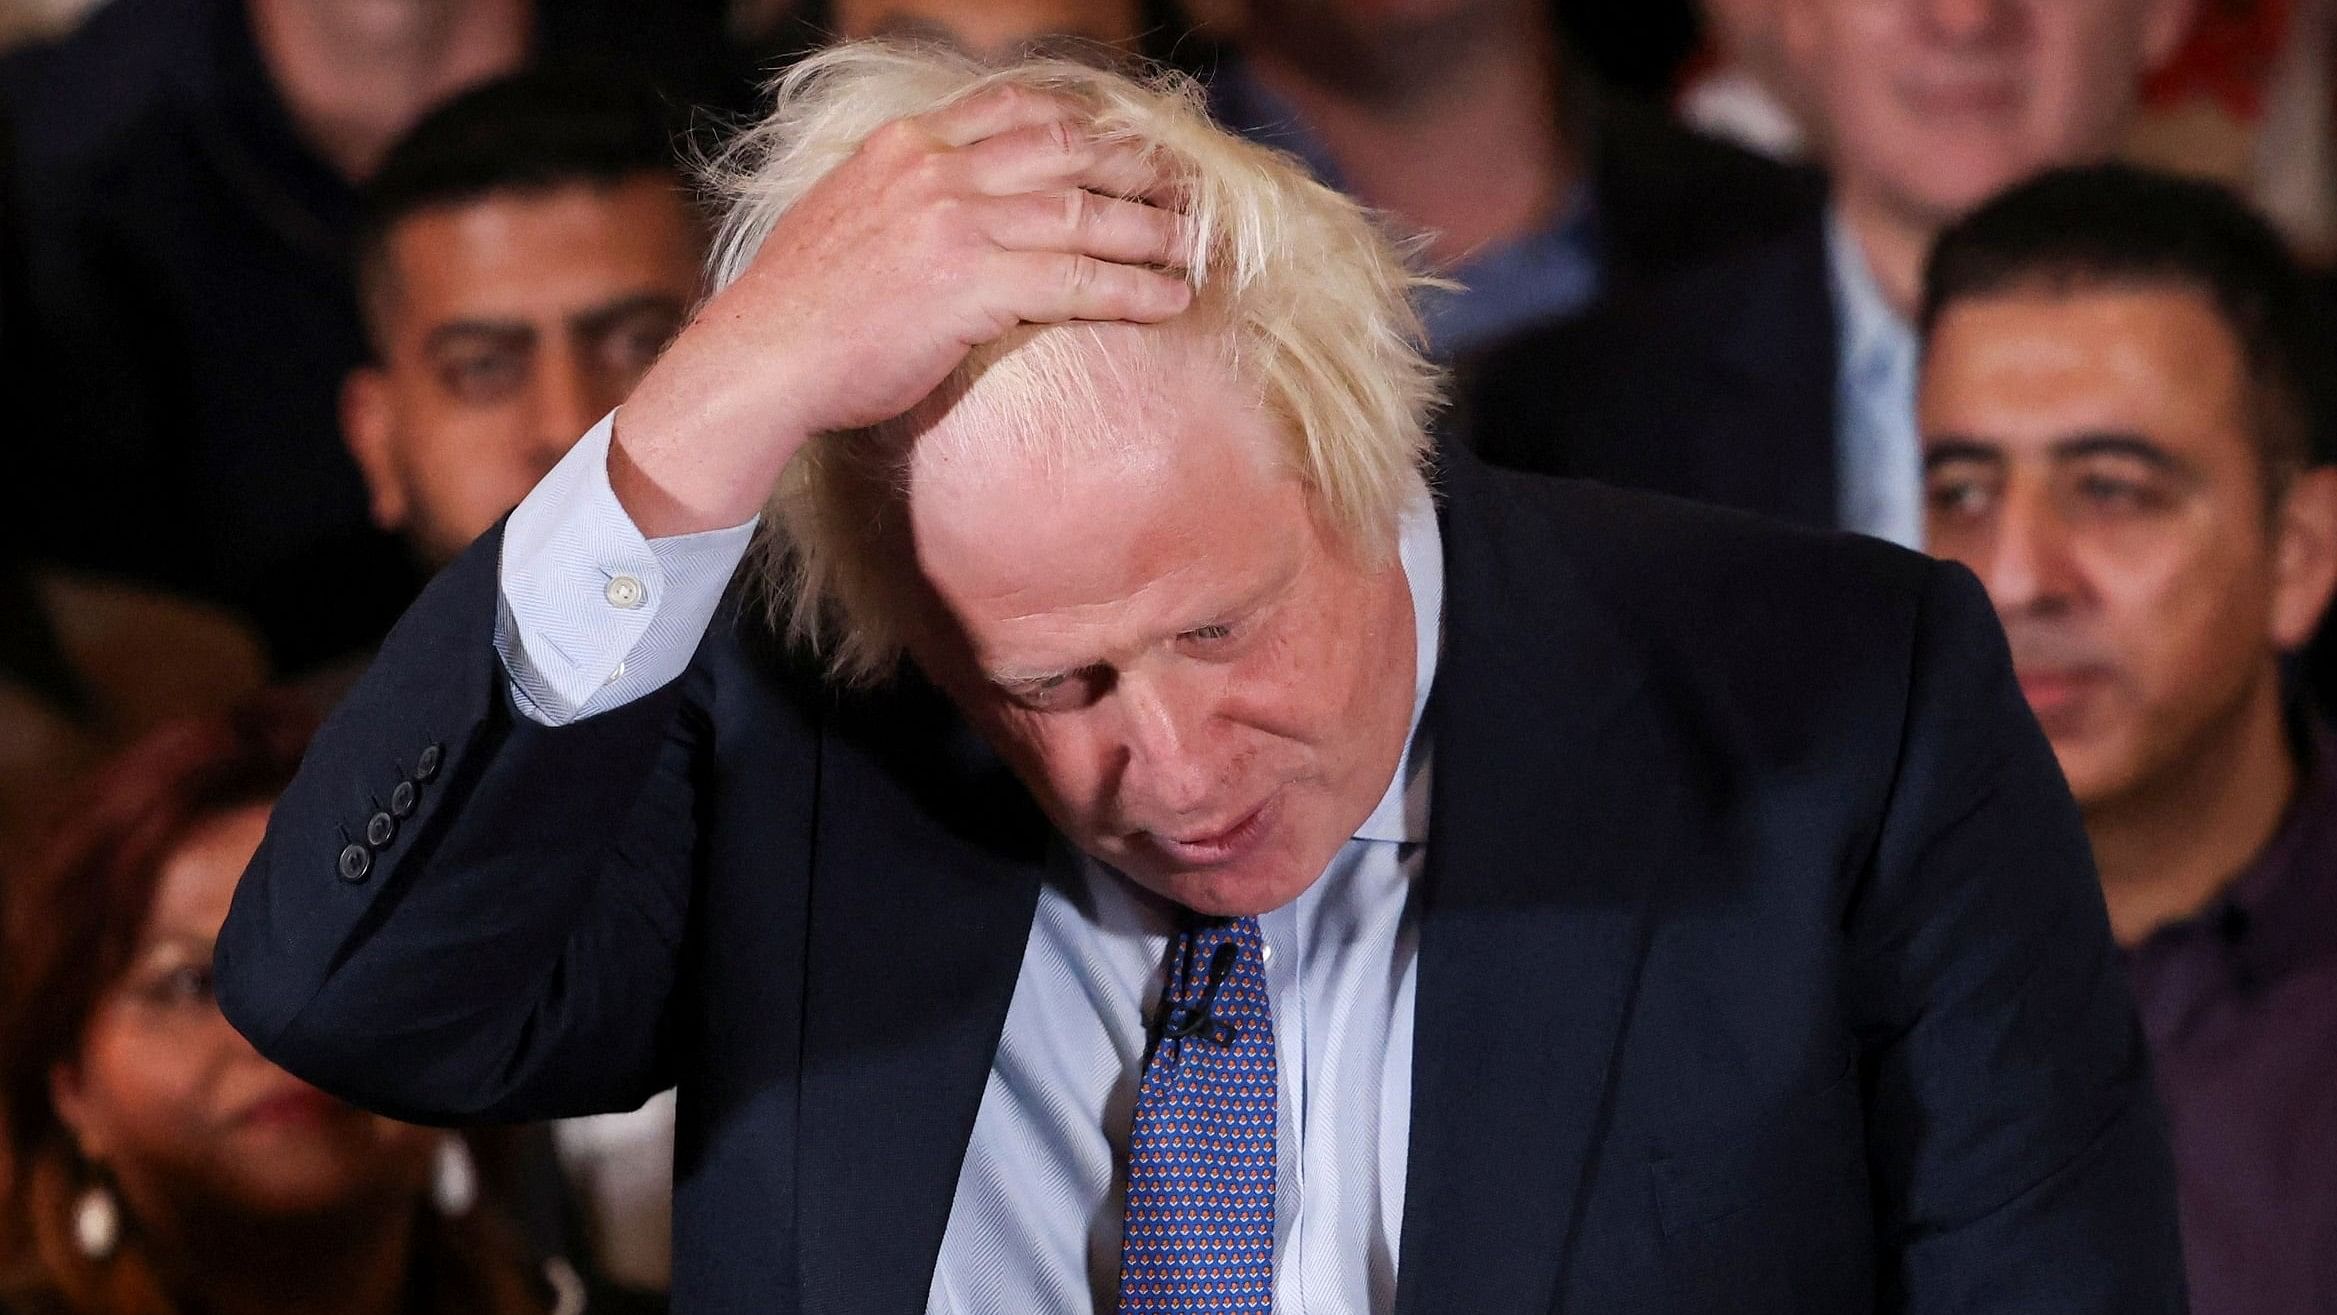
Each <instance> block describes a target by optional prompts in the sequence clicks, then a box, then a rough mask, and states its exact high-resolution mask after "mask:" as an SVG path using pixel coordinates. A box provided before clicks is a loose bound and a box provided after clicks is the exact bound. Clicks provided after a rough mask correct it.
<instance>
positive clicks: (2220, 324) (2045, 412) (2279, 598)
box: [1921, 167, 2337, 1315]
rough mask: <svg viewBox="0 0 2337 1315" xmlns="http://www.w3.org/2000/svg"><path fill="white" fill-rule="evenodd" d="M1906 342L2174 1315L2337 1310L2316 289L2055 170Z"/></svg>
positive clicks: (2165, 198)
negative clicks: (2048, 762) (2140, 1170)
mask: <svg viewBox="0 0 2337 1315" xmlns="http://www.w3.org/2000/svg"><path fill="white" fill-rule="evenodd" d="M1922 322H1923V326H1924V329H1925V333H1926V338H1927V351H1926V359H1925V365H1924V371H1923V389H1922V407H1921V411H1922V425H1923V432H1924V438H1925V443H1926V447H1927V454H1926V464H1927V467H1928V480H1929V498H1928V501H1929V523H1930V535H1931V541H1932V544H1933V546H1934V548H1935V549H1936V550H1937V551H1938V552H1939V553H1940V554H1941V555H1943V556H1947V557H1950V558H1954V559H1956V560H1958V561H1961V562H1963V563H1964V564H1965V565H1967V566H1970V567H1971V568H1972V569H1973V570H1974V571H1976V572H1978V573H1979V575H1980V578H1981V579H1982V580H1983V581H1984V582H1985V583H1986V584H1987V586H1988V591H1989V594H1990V597H1991V598H1992V600H1993V601H1994V603H1995V605H1996V609H1997V613H1998V615H1999V616H2000V617H2001V618H2002V620H2003V622H2004V626H2005V630H2006V631H2007V633H2008V634H2009V635H2010V637H2011V640H2012V652H2013V661H2014V665H2015V667H2016V669H2017V671H2018V674H2019V677H2020V683H2021V688H2022V690H2023V692H2024V693H2025V694H2026V695H2027V696H2028V700H2029V703H2030V705H2031V707H2032V708H2034V710H2035V711H2036V713H2037V717H2038V719H2039V720H2040V721H2041V722H2042V723H2043V724H2044V727H2045V731H2046V734H2047V735H2048V736H2049V737H2050V739H2051V740H2052V744H2053V748H2054V752H2055V754H2056V756H2057V757H2058V758H2059V759H2060V762H2061V767H2062V770H2063V772H2064V773H2065V774H2066V775H2067V776H2068V778H2069V783H2070V786H2071V788H2072V790H2073V791H2074V792H2075V794H2076V796H2077V800H2078V803H2079V805H2080V806H2081V808H2082V809H2083V811H2084V815H2085V822H2086V830H2087V833H2088V835H2089V836H2090V838H2091V839H2092V842H2093V848H2094V854H2095V858H2096V861H2097V863H2098V866H2099V867H2100V870H2101V878H2102V887H2103V891H2104V893H2105V894H2106V895H2107V897H2108V901H2109V907H2110V919H2111V924H2112V928H2113V931H2114V932H2115V934H2116V936H2117V938H2118V940H2119V942H2120V944H2121V945H2122V946H2123V947H2124V953H2125V956H2126V960H2127V966H2128V968H2129V969H2130V971H2131V973H2132V977H2133V982H2134V987H2135V994H2136V996H2137V998H2138V1001H2139V1003H2140V1005H2141V1012H2142V1021H2143V1027H2144V1030H2145V1032H2146V1034H2147V1036H2148V1038H2149V1041H2150V1045H2151V1049H2152V1051H2153V1055H2154V1058H2155V1061H2156V1068H2157V1073H2158V1078H2159V1084H2160V1087H2161V1093H2162V1095H2163V1097H2164V1100H2165V1103H2166V1106H2167V1109H2168V1112H2169V1115H2170V1118H2171V1121H2172V1127H2173V1136H2174V1143H2175V1157H2176V1161H2177V1168H2178V1174H2179V1177H2180V1181H2181V1190H2182V1209H2183V1236H2184V1246H2185V1251H2186V1258H2187V1261H2188V1267H2189V1270H2190V1277H2191V1283H2192V1290H2193V1295H2192V1308H2193V1309H2194V1310H2195V1311H2197V1312H2198V1313H2199V1315H2285V1313H2287V1312H2297V1311H2308V1310H2330V1309H2337V1258H2333V1257H2332V1252H2331V1251H2330V1249H2329V1246H2328V1240H2329V1239H2330V1238H2331V1237H2332V1236H2337V1106H2333V1105H2332V1104H2331V1102H2330V1096H2329V1093H2330V1092H2332V1091H2337V745H2333V742H2332V740H2331V737H2330V734H2329V732H2328V731H2327V730H2326V729H2325V728H2324V727H2323V726H2322V725H2321V724H2320V723H2319V721H2318V719H2317V718H2316V717H2315V716H2313V715H2312V713H2311V712H2310V710H2309V709H2304V708H2300V707H2298V706H2297V705H2296V703H2295V701H2294V700H2292V699H2291V698H2289V697H2287V691H2286V690H2285V689H2284V684H2285V682H2284V680H2283V671H2282V665H2283V658H2284V656H2285V655H2288V654H2290V653H2293V652H2295V651H2296V649H2297V648H2298V647H2299V646H2300V645H2301V644H2303V642H2304V641H2305V639H2306V638H2307V637H2308V636H2310V635H2311V634H2312V633H2313V629H2314V627H2315V625H2316V623H2317V622H2318V621H2319V619H2320V617H2321V614H2322V612H2323V610H2324V609H2325V608H2326V607H2327V605H2328V602H2329V597H2330V592H2331V589H2332V586H2333V585H2337V469H2332V468H2331V467H2330V466H2329V465H2328V464H2327V462H2328V459H2329V457H2328V451H2327V449H2326V447H2325V446H2322V445H2321V444H2320V443H2318V442H2316V438H2315V433H2316V429H2318V428H2319V427H2321V426H2324V425H2325V424H2326V423H2327V421H2326V402H2325V398H2324V397H2323V396H2321V395H2320V393H2321V390H2323V389H2325V387H2326V385H2325V381H2324V380H2323V378H2322V374H2323V372H2324V370H2325V365H2324V362H2325V361H2326V359H2327V357H2326V340H2325V339H2324V338H2319V337H2317V335H2318V334H2320V333H2322V332H2324V331H2325V330H2324V328H2323V326H2320V325H2319V324H2317V323H2316V320H2315V317H2314V315H2313V312H2312V306H2311V303H2310V301H2309V294H2308V290H2307V285H2306V283H2305V280H2304V277H2303V275H2302V274H2301V273H2300V272H2299V271H2298V269H2297V268H2296V267H2295V265H2294V264H2293V263H2292V262H2291V261H2290V259H2289V257H2288V256H2287V254H2286V253H2285V252H2284V251H2283V249H2282V247H2281V244H2280V240H2279V239H2278V238H2277V237H2275V236H2274V234H2273V232H2272V230H2271V229H2270V228H2269V227H2268V226H2267V225H2266V224H2265V223H2263V222H2262V221H2261V220H2260V219H2259V218H2257V217H2256V216H2254V215H2252V214H2250V213H2249V212H2248V211H2247V210H2246V209H2245V208H2244V207H2243V206H2242V205H2241V204H2240V203H2239V202H2238V201H2237V200H2235V199H2234V198H2232V197H2231V196H2230V195H2228V194H2227V193H2224V192H2222V191H2220V190H2218V189H2216V188H2214V187H2211V186H2208V185H2205V184H2198V183H2189V182H2178V181H2174V180H2171V179H2165V178H2159V177H2155V176H2152V175H2148V174H2144V173H2140V172H2138V171H2134V170H2130V169H2124V168H2115V167H2106V168H2098V169H2093V170H2084V171H2070V172H2066V173H2061V174H2056V175H2049V176H2047V177H2045V178H2043V179H2040V180H2038V181H2037V182H2035V183H2032V184H2030V185H2028V186H2026V187H2023V188H2020V189H2017V190H2015V191H2014V192H2012V193H2010V194H2008V195H2006V196H2005V197H2003V198H2002V199H2000V200H1998V201H1997V202H1995V203H1993V204H1991V205H1989V206H1988V207H1986V208H1984V209H1982V210H1981V211H1979V212H1977V213H1976V214H1974V215H1973V216H1972V217H1971V218H1970V219H1968V220H1966V221H1965V222H1964V223H1962V224H1961V225H1959V226H1958V227H1956V228H1954V229H1951V230H1950V231H1949V232H1948V233H1947V235H1946V236H1944V237H1943V238H1942V239H1941V242H1940V245H1939V249H1938V252H1937V254H1936V256H1935V258H1934V260H1933V262H1932V265H1931V270H1930V278H1929V286H1928V288H1927V290H1926V295H1925V304H1924V311H1923V320H1922ZM2323 437H2325V431H2323Z"/></svg>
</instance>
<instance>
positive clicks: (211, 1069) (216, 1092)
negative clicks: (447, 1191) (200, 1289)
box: [50, 805, 438, 1229]
mask: <svg viewBox="0 0 2337 1315" xmlns="http://www.w3.org/2000/svg"><path fill="white" fill-rule="evenodd" d="M267 820H268V812H267V809H266V807H265V806H262V805H251V806H247V807H243V808H240V809H237V810H235V811H232V812H227V813H221V814H215V815H213V816H211V817H210V818H208V819H205V820H204V821H202V822H200V823H198V824H197V825H196V826H195V827H194V828H193V829H192V830H191V831H189V832H188V834H187V836H186V838H185V839H184V840H183V841H182V842H181V843H180V844H179V846H178V847H177V849H176V850H174V851H173V852H172V854H171V855H170V857H169V858H168V859H166V860H165V861H164V864H163V868H162V871H161V873H160V879H159V883H158V884H157V886H156V888H155V893H154V903H153V905H152V907H151V908H149V909H148V910H147V913H146V920H145V923H144V925H143V927H142V928H141V929H140V931H139V934H138V939H137V942H136V947H135V949H134V950H133V951H132V954H131V958H130V963H129V967H128V969H127V970H126V971H125V972H124V973H123V975H122V977H121V979H120V980H119V981H117V982H115V983H113V985H112V986H111V987H109V988H108V989H107V990H106V991H105V993H104V994H103V995H101V996H100V997H99V999H98V1001H97V1006H96V1010H95V1012H94V1013H93V1014H92V1015H91V1017H90V1020H89V1024H88V1026H87V1027H86V1028H85V1029H84V1031H83V1033H82V1037H81V1045H80V1050H79V1053H78V1055H77V1056H76V1057H75V1058H74V1059H72V1060H71V1061H69V1062H67V1063H65V1064H62V1065H60V1066H58V1068H57V1069H56V1070H55V1071H53V1072H52V1074H51V1076H50V1090H51V1098H52V1101H53V1103H54V1104H55V1106H56V1109H57V1112H58V1115H59V1117H60V1118H61V1119H62V1120H63V1122H64V1124H65V1126H66V1128H67V1129H68V1130H69V1131H70V1132H71V1134H72V1136H73V1139H74V1141H75V1143H76V1144H77V1145H78V1146H79V1148H80V1151H81V1154H82V1157H83V1158H84V1159H85V1160H87V1161H89V1162H90V1163H92V1164H95V1165H98V1166H100V1167H102V1168H103V1169H104V1170H105V1171H106V1172H107V1173H108V1174H110V1175H111V1176H112V1178H113V1180H114V1181H115V1183H116V1184H117V1185H118V1187H119V1188H120V1191H121V1193H122V1197H123V1200H124V1203H125V1205H126V1206H127V1207H128V1210H129V1214H130V1216H131V1217H132V1218H134V1219H139V1220H143V1221H148V1222H149V1223H155V1222H161V1221H173V1220H175V1221H189V1220H193V1221H202V1222H204V1223H206V1224H207V1225H209V1224H214V1223H216V1221H217V1220H218V1219H219V1218H221V1217H225V1218H227V1219H238V1218H241V1219H249V1220H253V1221H260V1220H269V1219H284V1218H287V1217H293V1216H320V1215H331V1214H334V1213H337V1212H339V1211H341V1210H344V1209H348V1208H350V1207H352V1206H358V1205H378V1204H379V1203H381V1202H383V1201H395V1200H401V1199H419V1196H420V1194H421V1192H422V1191H423V1188H424V1185H425V1183H426V1182H427V1179H428V1174H429V1166H430V1162H431V1152H432V1149H433V1146H434V1144H435V1138H436V1136H437V1135H438V1134H436V1133H434V1132H432V1131H431V1130H429V1129H425V1128H417V1127H413V1126H411V1125H407V1124H400V1123H393V1122H391V1121H389V1120H387V1119H383V1118H380V1117H378V1116H375V1115H371V1114H367V1113H364V1112H362V1111H360V1110H357V1109H354V1108H352V1107H350V1106H348V1105H344V1104H342V1103H341V1102H339V1101H337V1100H334V1099H333V1098H331V1097H329V1096H327V1095H325V1094H324V1093H323V1092H320V1091H318V1090H316V1089H315V1088H313V1087H311V1086H309V1085H307V1084H306V1083H303V1082H301V1081H300V1080H299V1079H297V1078H295V1077H293V1076H292V1075H291V1074H289V1073H286V1072H285V1071H284V1070H282V1069H280V1068H277V1067H276V1066H275V1065H273V1064H270V1063H269V1062H268V1061H266V1060H265V1059H262V1058H261V1057H260V1055H259V1053H258V1052H257V1051H255V1050H253V1049H252V1047H251V1044H250V1043H249V1042H247V1041H245V1040H244V1039H243V1037H242V1036H241V1035H240V1034H238V1033H237V1032H236V1031H235V1029H234V1028H233V1027H231V1026H229V1025H228V1022H227V1020H226V1018H224V1017H223V1016H221V1014H220V1012H219V1007H218V1005H217V1004H216V1003H214V1001H213V999H212V995H211V949H212V942H213V940H214V939H215V938H216V937H217V936H218V934H219V928H220V925H221V924H222V923H223V922H225V921H226V918H227V906H228V902H229V900H230V899H231V898H232V897H233V895H234V893H235V884H236V881H237V879H238V878H239V877H240V876H241V875H242V874H243V869H244V865H245V864H246V863H248V862H250V860H251V857H252V854H253V853H254V851H256V850H257V849H258V848H259V843H260V836H261V834H262V833H263V832H264V831H265V830H266V827H267ZM182 1229H183V1225H182Z"/></svg>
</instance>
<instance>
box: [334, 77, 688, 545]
mask: <svg viewBox="0 0 2337 1315" xmlns="http://www.w3.org/2000/svg"><path fill="white" fill-rule="evenodd" d="M362 205H363V218H362V221H361V223H360V227H359V237H358V283H359V295H360V301H361V303H362V306H363V308H364V312H365V320H366V327H367V331H368V336H369V337H370V339H371V346H372V360H371V361H369V362H368V363H367V364H366V365H364V366H362V367H360V368H359V369H357V370H355V371H353V372H352V373H351V374H350V375H349V377H348V380H347V382H346V384H345V385H344V386H343V388H342V392H341V421H342V429H343V433H344V435H345V437H346V438H347V440H348V444H349V450H350V452H351V454H352V455H353V456H355V458H356V459H357V465H358V467H359V468H360V469H361V470H363V472H364V474H365V483H366V487H367V490H368V493H369V496H370V499H371V504H372V512H373V519H374V522H375V524H377V525H379V526H380V527H381V528H383V529H385V530H389V531H392V532H394V533H397V534H400V535H403V536H404V538H405V539H406V542H407V543H408V544H409V546H410V547H411V548H412V549H413V551H414V553H415V555H416V556H417V557H418V558H419V559H420V561H421V563H422V564H423V565H424V566H426V567H429V568H431V569H436V568H437V567H439V566H442V565H444V564H445V563H447V562H449V561H451V560H453V559H454V557H455V555H456V554H458V553H460V552H461V551H462V550H463V549H464V548H466V547H468V546H469V545H470V542H471V540H473V539H475V538H477V537H478V536H479V535H480V534H481V533H482V532H484V531H485V530H486V529H487V527H488V526H490V525H492V524H494V523H495V521H496V520H497V519H498V518H500V517H501V516H502V515H503V513H505V512H507V511H509V510H511V509H512V507H514V506H516V505H518V503H519V500H520V499H521V498H523V497H525V496H526V495H527V491H528V490H529V489H531V488H533V487H535V483H536V481H537V480H539V479H541V478H543V475H544V472H546V471H548V470H550V469H551V468H552V466H553V464H554V463H556V462H557V461H559V459H560V458H561V457H562V456H564V455H566V453H567V451H568V449H569V448H570V447H571V446H573V445H574V444H575V442H576V436H577V435H579V434H581V433H583V432H584V431H585V430H587V429H590V428H591V427H592V423H593V421H594V420H596V419H598V418H599V417H601V416H603V415H606V414H607V413H608V412H609V411H610V410H612V409H614V408H615V406H616V404H617V403H618V402H620V401H622V400H624V397H625V394H626V393H627V392H629V391H631V389H632V386H633V382H634V381H635V380H636V379H638V378H639V377H640V376H641V373H642V371H644V370H646V369H647V368H648V367H649V363H650V362H651V361H652V360H654V359H655V358H656V356H657V353H658V351H659V350H660V349H662V348H663V347H664V346H665V344H666V341H667V340H668V339H669V338H671V337H672V336H673V334H674V331H675V330H676V329H678V328H679V327H680V326H681V322H682V318H683V316H684V315H685V314H686V313H687V311H688V308H689V306H690V304H691V302H692V301H693V300H694V299H695V297H696V295H697V288H698V276H699V261H700V260H701V259H702V257H703V255H704V249H705V230H704V225H703V224H702V222H701V220H700V217H699V215H698V214H697V213H696V211H695V209H694V207H693V204H692V201H691V198H690V194H689V189H688V185H687V183H686V181H685V180H684V179H683V178H682V176H681V175H680V173H679V172H678V170H677V166H676V163H675V159H674V154H673V151H672V149H671V147H670V144H669V142H668V139H667V137H666V135H665V133H664V131H663V128H662V126H661V124H660V122H659V119H658V116H657V115H656V113H655V112H654V110H653V108H652V107H651V106H650V105H648V104H646V103H645V102H644V101H642V100H640V99H637V98H633V97H630V96H628V95H626V94H623V93H621V92H614V91H612V90H610V89H609V88H608V87H606V86H605V85H603V84H600V83H596V82H592V81H587V80H584V79H581V78H576V77H570V76H562V75H552V74H532V75H523V76H521V77H519V78H515V79H511V80H509V81H507V82H503V83H499V84H495V85H491V86H488V87H485V88H482V89H480V90H478V91H475V92H472V93H470V94H468V95H466V96H463V97H461V98H460V99H458V100H456V101H454V102H453V103H451V104H449V105H447V106H446V107H445V108H443V109H441V110H439V111H437V112H436V113H434V114H432V115H431V116H430V117H429V118H427V119H425V120H423V122H422V123H421V124H420V125H419V126H418V127H417V128H416V129H415V130H414V132H413V133H412V134H411V135H409V136H408V137H407V138H406V139H405V140H404V141H402V142H400V143H399V144H398V146H397V147H396V148H395V149H394V150H392V151H391V152H390V154H389V157H388V159H387V160H386V161H385V163H384V164H383V166H382V170H381V173H380V174H379V176H377V177H376V178H375V179H374V180H373V182H372V184H371V185H370V186H369V187H368V189H367V190H366V192H365V193H364V197H363V202H362Z"/></svg>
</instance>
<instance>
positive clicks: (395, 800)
mask: <svg viewBox="0 0 2337 1315" xmlns="http://www.w3.org/2000/svg"><path fill="white" fill-rule="evenodd" d="M414 793H415V792H414V783H413V782H412V781H400V782H398V783H397V786H396V788H394V789H392V790H391V791H390V802H389V815H390V816H391V817H394V818H396V819H397V820H399V821H401V822H403V821H405V820H406V819H407V818H409V817H412V816H413V815H414Z"/></svg>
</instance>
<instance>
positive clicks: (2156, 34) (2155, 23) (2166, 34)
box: [2142, 0, 2199, 73]
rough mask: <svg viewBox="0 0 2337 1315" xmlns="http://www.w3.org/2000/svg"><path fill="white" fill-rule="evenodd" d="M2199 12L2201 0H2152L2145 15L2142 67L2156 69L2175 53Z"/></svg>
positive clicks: (2151, 71) (2156, 70)
mask: <svg viewBox="0 0 2337 1315" xmlns="http://www.w3.org/2000/svg"><path fill="white" fill-rule="evenodd" d="M2198 16H2199V3H2198V0H2150V7H2149V8H2148V9H2146V10H2145V11H2144V12H2143V15H2142V70H2143V72H2145V73H2156V72H2158V71H2159V70H2160V69H2162V68H2165V67H2166V66H2167V61H2169V60H2171V59H2173V58H2174V57H2175V51H2176V50H2177V49H2179V48H2180V47H2181V46H2182V44H2183V39H2184V38H2185V37H2188V36H2190V35H2191V24H2192V21H2193V20H2194V19H2196V18H2197V17H2198Z"/></svg>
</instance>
